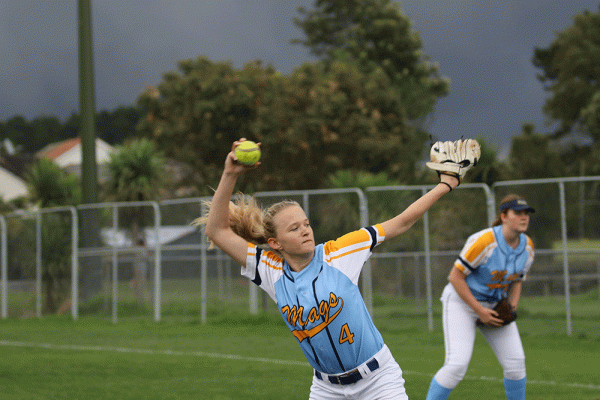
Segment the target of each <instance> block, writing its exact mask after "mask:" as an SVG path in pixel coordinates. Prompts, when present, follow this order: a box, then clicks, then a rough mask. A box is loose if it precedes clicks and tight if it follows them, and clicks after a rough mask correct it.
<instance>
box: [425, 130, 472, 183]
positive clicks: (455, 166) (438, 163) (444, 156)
mask: <svg viewBox="0 0 600 400" xmlns="http://www.w3.org/2000/svg"><path fill="white" fill-rule="evenodd" d="M479 157H481V148H480V147H479V143H478V142H477V140H475V139H467V140H462V139H459V140H457V141H455V142H435V143H434V144H433V145H432V146H431V153H430V158H431V161H430V162H428V163H426V165H427V166H428V167H429V168H431V169H433V170H435V171H437V173H438V175H440V174H446V175H452V176H455V177H457V178H458V180H459V182H460V180H461V179H462V178H463V177H464V176H465V174H466V173H467V171H468V170H470V169H471V168H473V167H474V166H475V165H477V161H478V160H479Z"/></svg>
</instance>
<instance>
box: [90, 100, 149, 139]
mask: <svg viewBox="0 0 600 400" xmlns="http://www.w3.org/2000/svg"><path fill="white" fill-rule="evenodd" d="M140 114H141V110H140V109H139V108H137V107H133V106H127V107H125V106H122V107H118V108H116V109H114V110H113V111H107V110H104V111H101V112H99V113H98V115H97V116H96V130H97V132H98V137H99V138H101V139H102V140H104V141H105V142H106V143H108V144H110V145H112V146H115V145H119V144H121V143H123V142H125V141H126V140H128V139H131V138H135V137H136V136H137V135H138V133H137V131H136V129H135V127H136V125H137V123H138V122H139V119H140Z"/></svg>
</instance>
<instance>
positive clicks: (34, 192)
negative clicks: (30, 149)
mask: <svg viewBox="0 0 600 400" xmlns="http://www.w3.org/2000/svg"><path fill="white" fill-rule="evenodd" d="M25 179H26V181H27V186H28V190H29V197H30V200H31V201H32V202H33V203H36V204H38V206H40V207H55V206H65V205H76V204H79V201H80V199H81V190H80V187H79V178H78V177H77V176H76V175H74V174H69V173H66V172H65V171H64V170H63V169H62V168H60V167H59V166H58V165H57V164H56V163H55V162H53V161H52V160H48V159H41V160H39V161H38V162H37V163H35V164H33V165H32V166H31V168H30V169H29V171H28V172H27V173H26V176H25Z"/></svg>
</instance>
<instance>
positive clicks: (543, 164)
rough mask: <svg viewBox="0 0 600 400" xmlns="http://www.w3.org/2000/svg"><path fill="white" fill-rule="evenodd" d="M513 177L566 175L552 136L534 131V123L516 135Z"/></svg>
mask: <svg viewBox="0 0 600 400" xmlns="http://www.w3.org/2000/svg"><path fill="white" fill-rule="evenodd" d="M510 165H511V167H512V171H511V172H512V174H511V176H512V179H537V178H554V177H559V176H564V171H565V170H564V165H565V164H564V163H563V161H562V160H561V157H560V153H559V151H558V149H556V148H555V145H554V143H552V141H551V137H550V136H548V135H542V134H538V133H535V132H534V126H533V125H532V124H526V125H524V126H523V131H522V133H521V135H519V136H514V137H513V139H512V146H511V151H510Z"/></svg>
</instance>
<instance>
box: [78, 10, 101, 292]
mask: <svg viewBox="0 0 600 400" xmlns="http://www.w3.org/2000/svg"><path fill="white" fill-rule="evenodd" d="M78 13H79V135H80V138H81V194H82V202H83V204H94V203H97V202H98V193H97V189H98V177H97V171H96V132H95V122H94V119H95V115H96V107H95V94H94V56H93V42H92V16H91V14H92V7H91V0H78ZM80 213H81V215H80V218H79V220H80V221H82V224H81V226H80V227H79V229H80V232H81V242H80V246H82V247H83V248H84V249H89V248H95V247H99V246H100V219H99V216H98V215H99V210H98V209H94V208H84V209H80ZM81 261H82V262H80V264H79V265H80V266H81V273H80V274H79V276H80V281H79V282H78V283H77V284H79V285H80V290H79V293H80V296H82V297H87V296H88V295H91V294H93V293H97V292H98V291H99V290H100V289H101V284H102V281H101V279H102V277H101V274H99V273H98V271H99V270H100V268H101V263H100V259H99V257H98V256H89V257H85V258H84V259H83V260H81Z"/></svg>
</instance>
